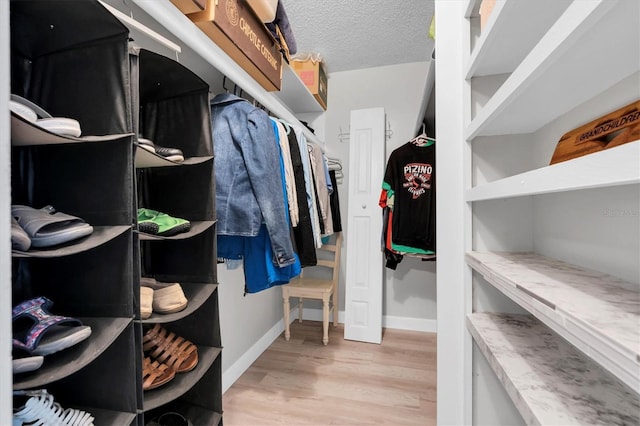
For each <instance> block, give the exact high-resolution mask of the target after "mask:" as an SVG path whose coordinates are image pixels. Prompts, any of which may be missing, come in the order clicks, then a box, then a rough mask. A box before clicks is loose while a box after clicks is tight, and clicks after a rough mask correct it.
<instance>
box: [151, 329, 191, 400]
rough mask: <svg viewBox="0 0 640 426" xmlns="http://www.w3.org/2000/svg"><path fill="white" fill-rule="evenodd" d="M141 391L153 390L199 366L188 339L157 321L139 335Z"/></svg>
mask: <svg viewBox="0 0 640 426" xmlns="http://www.w3.org/2000/svg"><path fill="white" fill-rule="evenodd" d="M142 350H143V351H144V354H145V357H144V360H143V368H142V375H143V378H142V380H143V383H142V389H143V390H145V391H146V390H151V389H155V388H157V387H159V386H162V385H164V384H166V383H168V382H169V381H171V380H172V379H173V378H174V377H175V375H176V374H177V373H186V372H189V371H191V370H193V369H194V368H196V365H198V348H197V347H196V345H194V344H193V343H192V342H190V341H189V340H187V339H185V338H183V337H180V336H178V335H176V334H175V333H173V332H170V331H168V330H167V329H165V328H164V327H162V326H161V325H160V324H154V325H153V326H152V327H149V328H148V329H147V330H146V331H145V333H144V336H143V338H142Z"/></svg>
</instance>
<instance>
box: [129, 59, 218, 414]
mask: <svg viewBox="0 0 640 426" xmlns="http://www.w3.org/2000/svg"><path fill="white" fill-rule="evenodd" d="M131 62H132V64H134V65H133V66H132V75H134V76H137V78H136V81H137V87H138V90H137V92H135V91H134V95H133V96H132V98H133V99H134V104H136V103H137V107H136V110H137V111H138V112H139V113H138V115H137V117H134V128H135V129H136V130H135V132H136V134H137V136H138V137H143V138H146V139H150V140H151V141H153V143H154V144H155V145H156V146H160V147H166V148H177V149H180V150H182V152H183V154H184V157H185V160H184V162H180V163H175V162H171V161H168V160H166V159H163V158H161V157H160V156H158V155H155V154H152V153H149V152H146V151H145V152H143V151H144V150H143V149H142V148H139V147H137V148H136V149H137V153H136V173H135V175H136V185H137V191H136V193H137V207H144V208H148V209H152V210H157V211H160V212H163V213H167V214H169V215H170V216H174V217H179V218H183V219H187V220H189V221H190V222H191V228H190V230H189V231H188V232H184V233H180V234H176V235H173V236H170V237H161V236H155V235H148V234H144V233H138V235H139V239H140V258H141V262H140V266H141V271H142V275H143V276H152V277H155V278H156V279H157V280H158V281H162V282H178V283H180V285H181V286H182V288H183V291H184V293H185V296H186V297H187V299H188V301H189V303H188V305H187V307H186V308H185V309H184V310H183V311H181V312H177V313H174V314H167V315H163V314H156V313H154V314H152V315H151V317H150V318H148V319H146V320H140V321H139V323H140V339H141V340H142V339H143V336H144V333H145V330H146V329H147V328H148V327H150V326H152V325H153V324H155V323H161V324H162V327H163V328H166V329H167V330H168V331H172V332H174V333H175V334H176V335H177V336H180V337H183V338H185V339H187V340H189V341H191V342H193V344H195V345H196V347H197V350H198V364H197V366H196V367H195V368H194V369H193V370H192V371H190V372H187V373H178V374H176V376H175V377H174V378H173V379H172V380H171V381H169V382H168V383H166V384H165V385H162V386H160V387H158V388H156V389H152V390H149V391H145V392H144V393H143V403H142V405H141V407H142V408H141V410H142V411H143V412H144V415H143V417H144V421H145V422H147V421H149V420H151V419H153V418H156V417H157V416H159V415H160V414H162V413H164V412H168V411H177V412H180V413H181V414H183V415H185V416H186V417H188V418H189V420H190V421H191V422H192V423H193V424H213V425H216V424H218V423H219V422H220V420H221V418H222V414H221V413H222V392H221V390H222V388H221V369H222V364H221V361H220V353H221V350H222V345H221V340H220V324H219V318H218V293H217V284H216V283H217V281H216V280H217V277H216V267H217V264H216V239H215V235H216V226H215V204H214V203H215V180H214V179H215V177H214V170H213V167H214V161H213V139H212V134H211V114H210V106H209V86H208V85H207V84H206V83H205V82H204V81H203V80H202V79H200V78H199V77H198V76H197V75H195V74H194V73H193V72H192V71H190V70H189V69H187V68H185V67H184V66H183V65H181V64H179V63H178V62H176V61H174V60H172V59H170V58H167V57H164V56H162V55H158V54H155V53H153V52H150V51H147V50H144V49H140V50H138V51H137V55H132V58H131ZM143 166H146V167H143ZM204 389H206V391H205V390H204ZM201 393H206V397H204V398H202V397H200V396H199V395H200V394H201Z"/></svg>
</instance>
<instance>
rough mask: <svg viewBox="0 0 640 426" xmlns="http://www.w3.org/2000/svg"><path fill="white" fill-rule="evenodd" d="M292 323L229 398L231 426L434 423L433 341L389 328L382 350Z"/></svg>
mask: <svg viewBox="0 0 640 426" xmlns="http://www.w3.org/2000/svg"><path fill="white" fill-rule="evenodd" d="M343 331H344V330H343V327H342V324H340V325H339V326H338V327H337V328H333V326H331V325H330V329H329V345H328V346H323V345H322V341H321V340H322V323H321V322H313V321H304V322H303V324H298V321H297V320H296V321H294V322H293V323H292V324H291V340H290V341H289V342H286V341H285V340H284V334H283V335H281V336H280V337H278V339H276V341H275V342H274V343H273V344H272V345H271V346H270V347H269V349H267V350H266V351H265V352H264V353H263V354H262V355H261V356H260V358H258V359H257V360H256V362H254V363H253V365H252V366H251V367H250V368H249V369H248V370H247V371H246V372H245V373H244V374H243V375H242V377H240V379H238V381H236V382H235V383H234V384H233V386H231V388H230V389H229V390H228V391H227V392H226V393H225V394H224V396H223V403H222V407H223V410H224V413H223V419H224V424H225V425H226V426H233V425H256V426H257V425H362V424H386V425H420V426H423V425H435V424H436V335H435V334H434V333H421V332H414V331H402V330H392V329H386V330H385V331H384V334H383V338H382V344H381V345H376V344H369V343H361V342H353V341H349V340H344V339H343V338H342V336H343Z"/></svg>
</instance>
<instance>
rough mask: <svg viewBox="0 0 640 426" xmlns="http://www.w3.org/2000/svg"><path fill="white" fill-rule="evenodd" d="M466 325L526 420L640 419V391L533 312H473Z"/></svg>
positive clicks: (533, 422)
mask: <svg viewBox="0 0 640 426" xmlns="http://www.w3.org/2000/svg"><path fill="white" fill-rule="evenodd" d="M467 328H468V329H469V332H470V333H471V335H472V336H473V339H474V341H475V342H476V343H477V345H478V348H479V349H480V351H481V352H482V353H483V354H484V356H485V357H486V358H487V361H488V362H489V364H490V365H491V368H493V370H494V371H495V373H496V375H497V376H498V379H499V380H500V382H501V383H502V384H503V385H504V387H505V389H506V391H507V393H508V394H509V396H510V397H511V399H512V400H513V402H514V404H515V406H516V408H517V409H518V411H519V412H520V414H521V415H522V417H523V419H524V421H525V422H526V423H527V424H529V425H574V424H575V425H587V424H588V425H596V424H598V425H614V424H616V425H635V424H640V402H639V401H638V397H637V395H636V394H634V392H633V391H632V390H631V389H629V388H628V387H627V386H625V385H624V384H623V383H622V382H620V381H619V380H617V379H616V378H615V377H613V376H612V375H611V374H608V373H607V372H606V371H605V370H603V369H602V368H601V367H600V366H598V365H597V364H596V363H594V362H592V361H591V360H589V359H588V358H587V357H585V356H584V355H583V354H581V353H580V352H579V351H577V350H576V349H575V348H574V347H573V346H571V345H570V344H568V343H567V342H565V341H564V340H563V339H562V338H560V337H559V336H557V335H556V334H555V333H553V332H551V331H550V330H549V329H548V328H547V327H545V326H544V325H543V324H541V323H540V322H539V321H537V320H536V319H535V318H533V317H532V316H530V315H511V314H490V313H475V314H471V315H469V316H468V317H467Z"/></svg>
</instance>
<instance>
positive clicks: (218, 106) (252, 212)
mask: <svg viewBox="0 0 640 426" xmlns="http://www.w3.org/2000/svg"><path fill="white" fill-rule="evenodd" d="M211 122H212V129H213V144H214V152H215V175H216V216H217V219H218V225H217V232H218V234H219V235H236V236H245V237H255V236H257V235H258V233H259V231H260V225H261V224H262V222H264V223H265V225H266V227H267V232H268V234H269V238H270V240H271V247H272V249H273V253H274V256H275V258H274V262H275V263H276V264H277V265H278V266H281V267H282V266H286V265H290V264H292V263H293V262H295V256H294V253H293V245H292V243H291V235H290V229H289V222H288V220H287V215H286V211H285V209H286V208H287V207H286V206H285V205H284V202H283V200H284V192H283V190H282V177H281V172H280V167H279V164H280V153H279V149H280V148H279V146H278V143H277V141H276V139H275V135H274V132H273V128H272V124H271V120H270V119H269V116H268V115H267V113H265V112H264V111H263V110H261V109H259V108H256V107H254V106H253V105H251V104H250V103H249V102H248V101H246V100H244V99H242V98H239V97H237V96H235V95H231V94H220V95H217V96H216V97H215V98H213V99H212V100H211Z"/></svg>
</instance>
